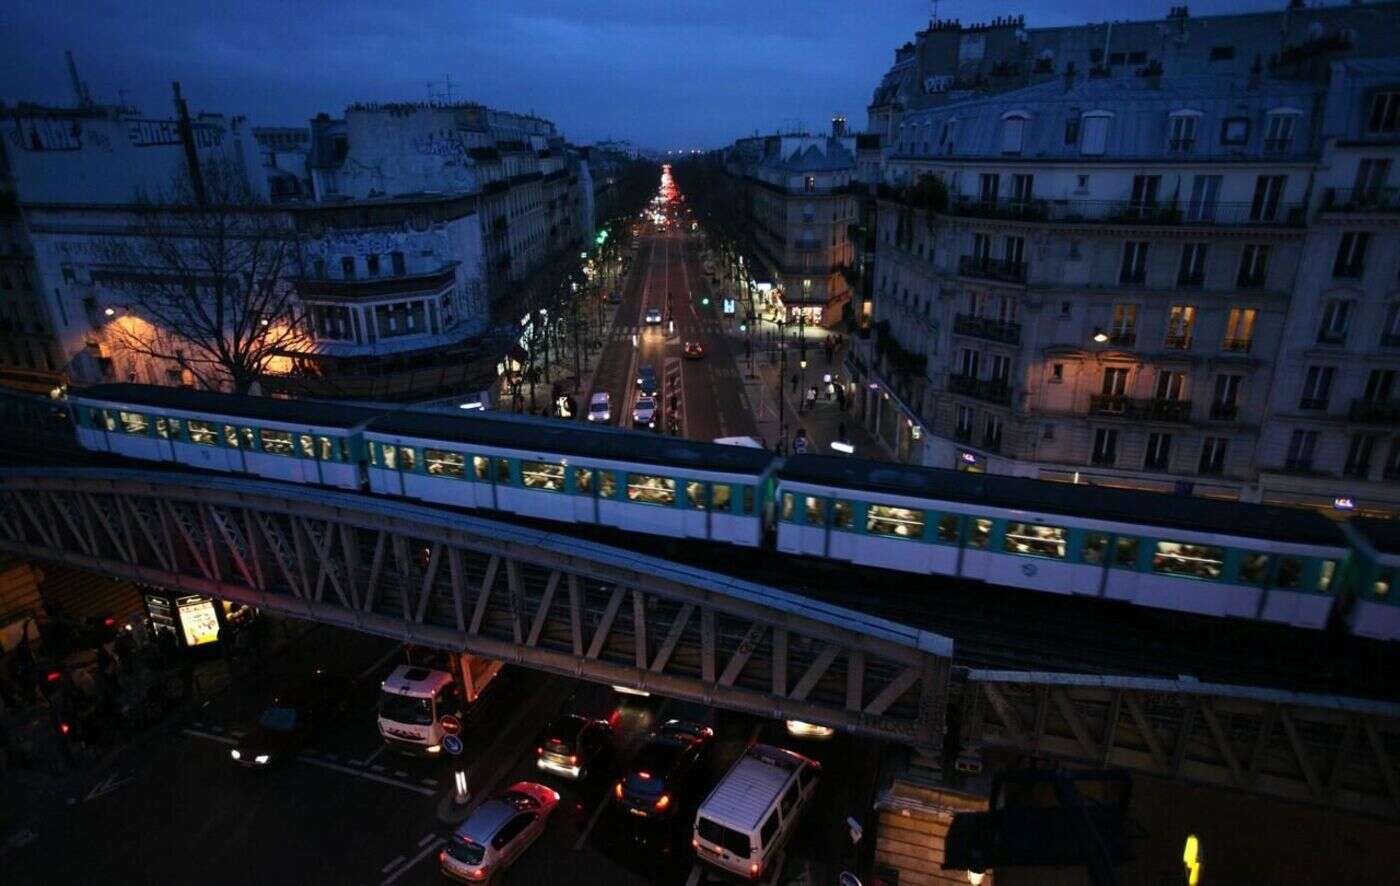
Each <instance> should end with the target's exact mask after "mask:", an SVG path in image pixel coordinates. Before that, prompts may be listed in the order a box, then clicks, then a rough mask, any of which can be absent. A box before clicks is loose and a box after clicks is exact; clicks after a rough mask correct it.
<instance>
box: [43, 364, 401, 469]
mask: <svg viewBox="0 0 1400 886" xmlns="http://www.w3.org/2000/svg"><path fill="white" fill-rule="evenodd" d="M69 403H70V406H71V408H72V412H73V420H74V426H75V428H76V429H77V437H78V443H79V445H81V446H83V447H84V448H86V449H92V450H96V451H98V452H112V453H116V454H119V455H125V456H129V457H131V458H140V459H147V460H150V461H162V462H172V463H176V464H183V465H189V466H190V467H195V468H206V469H208V470H214V471H231V472H234V473H240V474H251V475H253V476H257V477H264V478H266V479H269V480H286V481H290V482H293V483H315V484H321V485H326V486H337V487H340V488H341V489H359V488H360V487H361V485H362V480H363V477H362V471H363V467H362V465H363V462H364V453H363V444H362V442H361V441H360V436H359V433H360V428H361V427H363V425H364V424H365V422H367V421H368V420H369V419H370V418H372V417H374V416H375V415H377V414H379V410H374V409H365V408H361V407H356V406H345V405H342V404H338V403H323V402H317V401H313V400H298V401H296V402H295V403H293V402H290V401H287V400H274V399H270V398H267V397H246V396H240V395H237V394H220V393H217V392H214V391H191V390H186V389H184V388H167V387H160V386H156V385H137V384H110V385H97V386H95V387H91V388H85V389H84V390H83V391H81V392H80V393H75V394H73V395H71V396H70V397H69Z"/></svg>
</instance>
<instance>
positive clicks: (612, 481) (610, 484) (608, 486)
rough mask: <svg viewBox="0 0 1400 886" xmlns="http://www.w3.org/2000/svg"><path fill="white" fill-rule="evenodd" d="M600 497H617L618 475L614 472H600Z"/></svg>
mask: <svg viewBox="0 0 1400 886" xmlns="http://www.w3.org/2000/svg"><path fill="white" fill-rule="evenodd" d="M598 495H599V496H601V497H603V498H615V497H616V496H617V474H614V473H613V472H612V471H599V472H598Z"/></svg>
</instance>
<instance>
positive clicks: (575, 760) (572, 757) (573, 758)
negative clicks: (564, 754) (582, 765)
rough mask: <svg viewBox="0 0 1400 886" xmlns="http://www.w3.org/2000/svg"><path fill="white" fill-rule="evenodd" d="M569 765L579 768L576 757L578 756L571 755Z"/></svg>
mask: <svg viewBox="0 0 1400 886" xmlns="http://www.w3.org/2000/svg"><path fill="white" fill-rule="evenodd" d="M569 765H570V766H577V765H578V757H576V756H574V755H572V754H571V755H570V756H569Z"/></svg>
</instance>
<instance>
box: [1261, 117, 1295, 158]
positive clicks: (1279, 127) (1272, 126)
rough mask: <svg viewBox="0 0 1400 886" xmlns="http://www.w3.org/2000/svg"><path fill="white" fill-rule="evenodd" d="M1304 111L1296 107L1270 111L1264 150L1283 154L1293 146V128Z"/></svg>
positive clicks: (1265, 132)
mask: <svg viewBox="0 0 1400 886" xmlns="http://www.w3.org/2000/svg"><path fill="white" fill-rule="evenodd" d="M1302 114H1303V112H1302V111H1299V110H1297V109H1296V108H1276V109H1274V110H1272V111H1270V112H1269V120H1268V126H1267V128H1266V129H1265V130H1264V150H1265V151H1266V152H1268V153H1270V154H1282V153H1284V152H1286V151H1288V150H1289V149H1290V148H1291V147H1292V146H1293V130H1294V127H1295V126H1296V125H1297V122H1298V118H1299V117H1300V116H1302Z"/></svg>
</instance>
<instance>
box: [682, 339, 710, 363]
mask: <svg viewBox="0 0 1400 886" xmlns="http://www.w3.org/2000/svg"><path fill="white" fill-rule="evenodd" d="M703 356H705V347H704V345H702V344H700V342H698V341H688V342H686V343H685V358H686V359H687V360H699V359H700V358H701V357H703Z"/></svg>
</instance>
